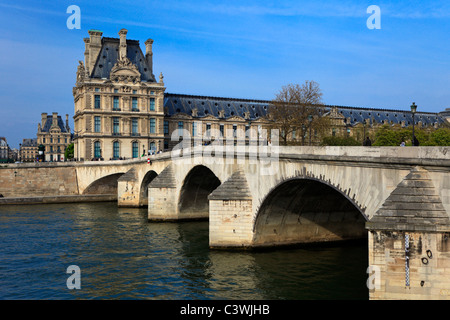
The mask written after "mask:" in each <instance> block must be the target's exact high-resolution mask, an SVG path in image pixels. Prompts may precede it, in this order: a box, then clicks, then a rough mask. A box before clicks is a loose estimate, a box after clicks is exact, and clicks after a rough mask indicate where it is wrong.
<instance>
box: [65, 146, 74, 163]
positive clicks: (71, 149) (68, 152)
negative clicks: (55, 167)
mask: <svg viewBox="0 0 450 320" xmlns="http://www.w3.org/2000/svg"><path fill="white" fill-rule="evenodd" d="M73 155H74V144H73V143H71V144H69V145H68V146H67V148H66V150H65V151H64V158H65V159H66V160H68V159H73Z"/></svg>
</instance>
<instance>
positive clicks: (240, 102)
mask: <svg viewBox="0 0 450 320" xmlns="http://www.w3.org/2000/svg"><path fill="white" fill-rule="evenodd" d="M269 104H270V101H264V100H247V99H230V98H218V97H207V96H193V95H182V94H171V93H167V94H165V95H164V107H165V108H167V111H168V115H169V116H171V115H174V114H177V113H185V114H188V115H192V110H193V109H194V108H197V112H198V117H200V118H201V117H205V116H208V115H212V116H214V117H219V110H224V111H225V113H224V115H225V118H229V117H232V116H239V117H242V118H244V112H248V113H249V119H250V120H255V119H258V118H260V117H261V116H264V115H266V113H267V109H268V107H269Z"/></svg>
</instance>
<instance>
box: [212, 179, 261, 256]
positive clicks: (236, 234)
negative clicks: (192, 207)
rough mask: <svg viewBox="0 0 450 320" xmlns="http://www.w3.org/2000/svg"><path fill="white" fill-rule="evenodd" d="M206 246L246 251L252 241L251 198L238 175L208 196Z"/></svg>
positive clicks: (245, 183)
mask: <svg viewBox="0 0 450 320" xmlns="http://www.w3.org/2000/svg"><path fill="white" fill-rule="evenodd" d="M208 199H209V246H210V247H211V248H231V247H234V248H236V247H249V246H251V244H252V240H253V223H252V213H253V212H252V195H251V193H250V189H249V187H248V184H247V180H246V178H245V174H244V173H243V172H242V171H237V172H235V173H234V174H233V175H232V176H231V177H230V178H229V179H228V180H227V181H225V182H224V183H222V184H221V185H220V186H219V187H218V188H217V189H216V190H214V191H213V192H212V193H211V194H210V195H209V196H208Z"/></svg>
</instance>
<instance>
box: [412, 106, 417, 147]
mask: <svg viewBox="0 0 450 320" xmlns="http://www.w3.org/2000/svg"><path fill="white" fill-rule="evenodd" d="M416 110H417V106H416V104H415V103H414V102H413V103H412V105H411V113H412V122H413V123H412V125H413V130H412V145H413V146H415V145H416V143H415V140H416V136H415V135H414V123H415V120H414V115H415V113H416Z"/></svg>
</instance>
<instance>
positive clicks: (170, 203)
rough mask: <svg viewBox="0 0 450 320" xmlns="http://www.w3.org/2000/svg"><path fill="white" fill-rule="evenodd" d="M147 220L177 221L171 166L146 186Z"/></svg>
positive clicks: (176, 191) (174, 181) (175, 196)
mask: <svg viewBox="0 0 450 320" xmlns="http://www.w3.org/2000/svg"><path fill="white" fill-rule="evenodd" d="M148 220H149V221H171V220H179V209H178V188H177V184H176V180H175V176H174V172H173V167H172V165H169V166H167V167H166V168H165V169H164V170H163V171H162V172H161V173H160V174H159V175H158V176H157V177H156V178H155V179H153V181H152V182H151V183H150V184H149V186H148Z"/></svg>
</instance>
